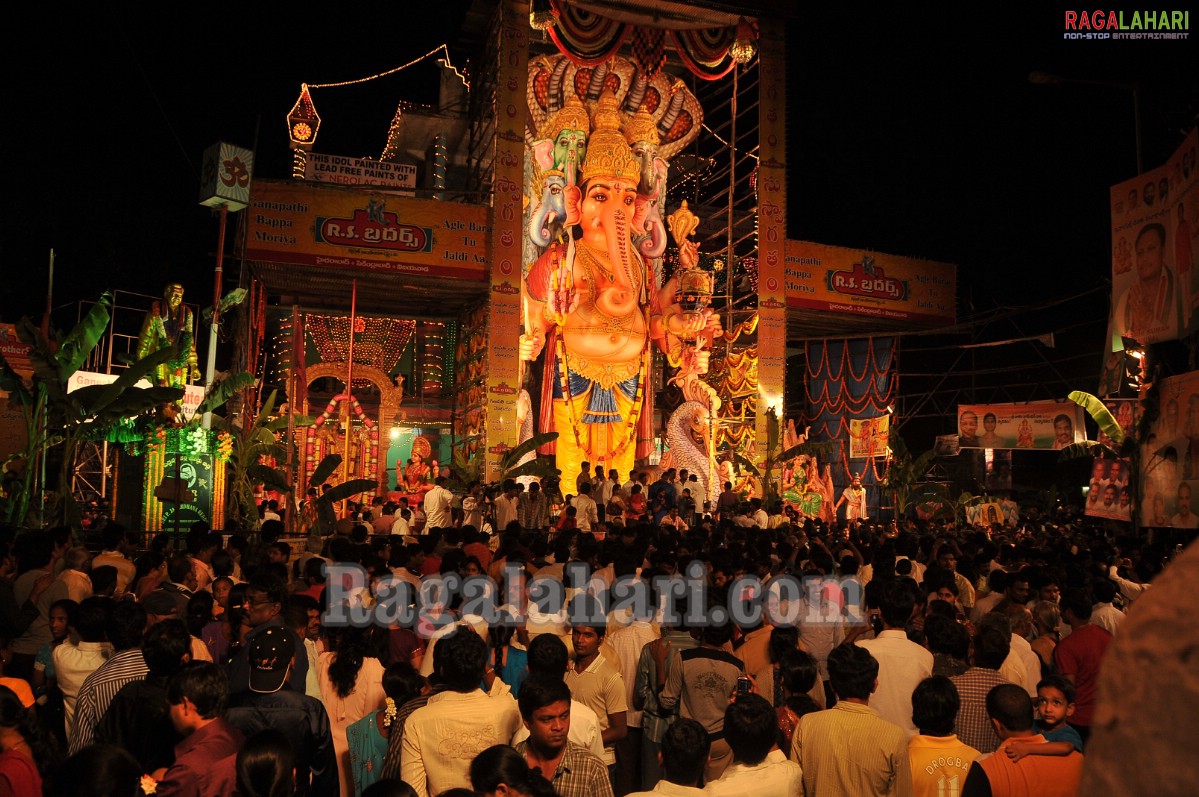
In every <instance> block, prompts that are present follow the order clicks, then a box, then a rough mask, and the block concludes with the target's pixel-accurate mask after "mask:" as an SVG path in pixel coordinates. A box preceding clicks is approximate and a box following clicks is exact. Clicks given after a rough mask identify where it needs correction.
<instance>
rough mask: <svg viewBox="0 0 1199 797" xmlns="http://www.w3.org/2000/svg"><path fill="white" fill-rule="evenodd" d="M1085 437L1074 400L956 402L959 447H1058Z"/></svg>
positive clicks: (1079, 412)
mask: <svg viewBox="0 0 1199 797" xmlns="http://www.w3.org/2000/svg"><path fill="white" fill-rule="evenodd" d="M1085 437H1086V427H1085V426H1084V425H1083V414H1082V407H1079V406H1078V405H1077V404H1075V403H1073V402H1056V401H1030V402H1026V403H1024V404H959V405H958V446H959V447H960V448H1024V449H1044V450H1052V451H1057V450H1061V449H1063V448H1065V447H1066V446H1068V445H1070V444H1071V443H1080V442H1082V441H1083V440H1084V439H1085Z"/></svg>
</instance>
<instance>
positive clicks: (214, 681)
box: [167, 661, 229, 719]
mask: <svg viewBox="0 0 1199 797" xmlns="http://www.w3.org/2000/svg"><path fill="white" fill-rule="evenodd" d="M228 697H229V678H228V677H227V676H226V675H225V671H224V670H222V669H221V668H220V667H218V666H217V665H215V664H213V663H212V662H210V661H193V662H189V663H188V664H186V665H184V666H183V668H182V669H181V670H179V672H177V673H175V674H174V675H172V676H171V680H170V681H168V682H167V702H168V703H170V704H171V705H172V706H177V705H179V704H180V703H182V702H183V699H184V698H187V699H188V700H189V701H190V702H191V703H192V705H194V706H195V707H196V711H197V712H199V714H200V716H201V717H203V718H204V719H214V718H216V717H218V716H220V714H221V712H222V711H223V710H224V708H225V701H226V700H227V699H228Z"/></svg>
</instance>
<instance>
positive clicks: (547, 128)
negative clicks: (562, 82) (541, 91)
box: [537, 94, 591, 139]
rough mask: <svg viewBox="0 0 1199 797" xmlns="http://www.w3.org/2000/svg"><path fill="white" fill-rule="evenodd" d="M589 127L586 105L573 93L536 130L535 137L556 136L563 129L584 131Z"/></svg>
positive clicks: (589, 121)
mask: <svg viewBox="0 0 1199 797" xmlns="http://www.w3.org/2000/svg"><path fill="white" fill-rule="evenodd" d="M590 129H591V120H590V119H588V118H587V106H585V105H583V101H582V100H580V99H579V98H578V97H576V96H574V95H573V94H572V95H571V96H569V97H567V98H566V104H565V105H563V106H562V107H561V108H560V109H559V110H558V112H557V113H556V114H554V115H553V116H551V117H550V118H549V119H546V120H545V124H543V125H542V126H541V129H540V130H538V131H537V137H538V138H542V139H546V138H556V137H557V135H558V133H560V132H562V131H563V130H582V131H583V132H584V133H586V132H587V131H588V130H590Z"/></svg>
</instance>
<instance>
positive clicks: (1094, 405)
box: [1067, 390, 1124, 448]
mask: <svg viewBox="0 0 1199 797" xmlns="http://www.w3.org/2000/svg"><path fill="white" fill-rule="evenodd" d="M1067 398H1068V399H1070V400H1071V401H1073V402H1074V403H1075V404H1077V405H1078V406H1080V407H1082V408H1083V409H1084V410H1086V411H1087V414H1088V415H1090V416H1091V417H1092V418H1094V419H1095V423H1096V424H1097V425H1098V426H1099V429H1100V431H1102V432H1103V433H1104V434H1105V435H1107V436H1108V437H1109V438H1111V441H1112V442H1113V443H1115V444H1116V447H1117V448H1119V447H1120V446H1121V445H1123V444H1124V430H1123V429H1121V428H1120V424H1118V423H1116V419H1115V418H1113V417H1112V414H1111V412H1109V411H1108V408H1107V407H1105V406H1104V404H1103V402H1102V401H1101V400H1100V399H1098V398H1096V397H1095V396H1092V395H1091V394H1090V393H1084V392H1083V391H1081V390H1075V391H1073V392H1071V393H1070V395H1069V396H1067Z"/></svg>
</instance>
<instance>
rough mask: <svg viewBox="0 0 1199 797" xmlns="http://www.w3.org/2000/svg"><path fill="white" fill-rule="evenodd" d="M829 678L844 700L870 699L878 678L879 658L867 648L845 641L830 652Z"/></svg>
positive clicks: (838, 694)
mask: <svg viewBox="0 0 1199 797" xmlns="http://www.w3.org/2000/svg"><path fill="white" fill-rule="evenodd" d="M828 678H829V682H830V683H831V684H832V686H833V691H834V692H836V693H837V696H838V697H840V698H841V699H842V700H848V699H851V698H852V699H856V700H869V699H870V694H871V693H872V692H873V691H874V684H875V681H876V680H877V679H878V660H877V659H875V658H874V656H872V655H870V651H868V650H866V648H862V647H858V646H857V645H855V644H853V643H852V642H843V643H842V644H840V645H838V646H837V647H835V648H833V649H832V651H831V652H830V653H829V654H828Z"/></svg>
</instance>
